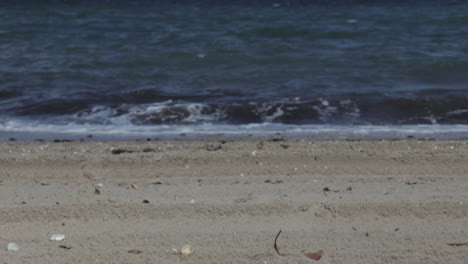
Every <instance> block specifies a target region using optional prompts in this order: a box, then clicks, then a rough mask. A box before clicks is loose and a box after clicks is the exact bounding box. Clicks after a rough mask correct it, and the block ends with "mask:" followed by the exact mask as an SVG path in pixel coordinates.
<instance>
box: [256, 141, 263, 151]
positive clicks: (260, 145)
mask: <svg viewBox="0 0 468 264" xmlns="http://www.w3.org/2000/svg"><path fill="white" fill-rule="evenodd" d="M257 149H258V150H261V149H263V140H260V141H259V142H258V143H257Z"/></svg>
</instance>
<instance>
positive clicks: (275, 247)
mask: <svg viewBox="0 0 468 264" xmlns="http://www.w3.org/2000/svg"><path fill="white" fill-rule="evenodd" d="M280 234H281V229H280V230H279V232H278V234H276V237H275V245H274V246H273V248H274V249H275V250H276V253H278V255H280V256H281V253H280V252H279V250H278V244H276V241H278V237H279V235H280Z"/></svg>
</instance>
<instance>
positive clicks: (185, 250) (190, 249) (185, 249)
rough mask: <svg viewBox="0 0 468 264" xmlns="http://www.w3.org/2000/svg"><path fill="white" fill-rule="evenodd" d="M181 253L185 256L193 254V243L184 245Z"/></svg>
mask: <svg viewBox="0 0 468 264" xmlns="http://www.w3.org/2000/svg"><path fill="white" fill-rule="evenodd" d="M180 253H182V255H184V256H190V255H192V254H193V247H192V246H191V245H184V246H183V247H182V250H180Z"/></svg>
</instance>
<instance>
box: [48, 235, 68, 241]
mask: <svg viewBox="0 0 468 264" xmlns="http://www.w3.org/2000/svg"><path fill="white" fill-rule="evenodd" d="M64 239H65V235H63V234H55V235H52V236H51V237H50V240H52V241H62V240H64Z"/></svg>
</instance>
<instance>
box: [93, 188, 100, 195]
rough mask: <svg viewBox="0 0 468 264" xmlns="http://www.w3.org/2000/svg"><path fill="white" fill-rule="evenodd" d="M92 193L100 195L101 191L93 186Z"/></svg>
mask: <svg viewBox="0 0 468 264" xmlns="http://www.w3.org/2000/svg"><path fill="white" fill-rule="evenodd" d="M94 194H96V195H100V194H101V191H100V190H99V189H98V188H96V187H94Z"/></svg>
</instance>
